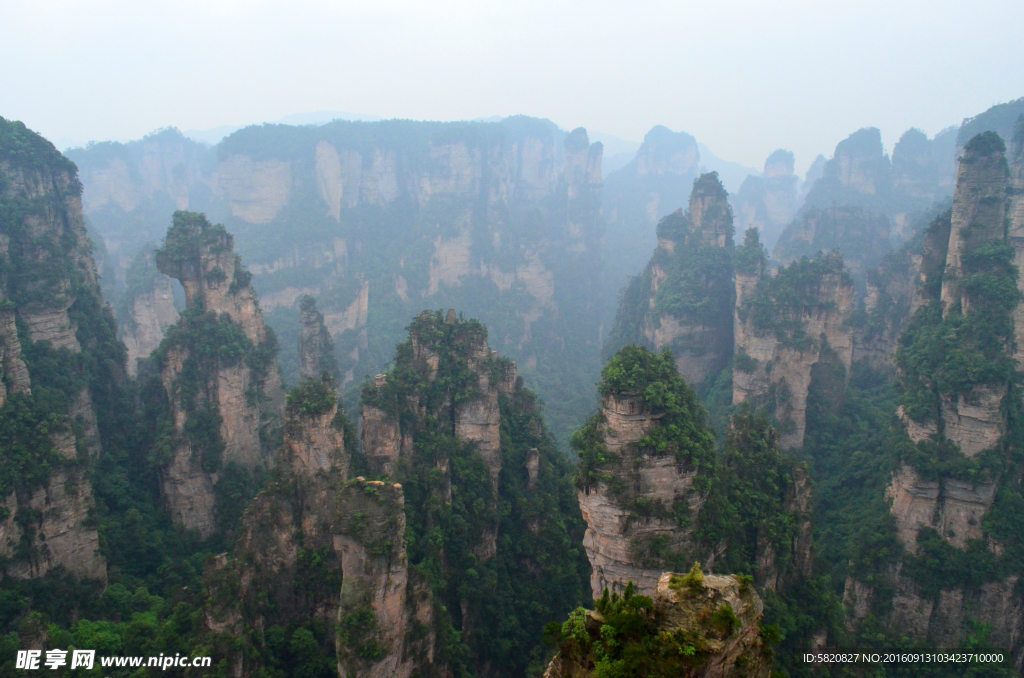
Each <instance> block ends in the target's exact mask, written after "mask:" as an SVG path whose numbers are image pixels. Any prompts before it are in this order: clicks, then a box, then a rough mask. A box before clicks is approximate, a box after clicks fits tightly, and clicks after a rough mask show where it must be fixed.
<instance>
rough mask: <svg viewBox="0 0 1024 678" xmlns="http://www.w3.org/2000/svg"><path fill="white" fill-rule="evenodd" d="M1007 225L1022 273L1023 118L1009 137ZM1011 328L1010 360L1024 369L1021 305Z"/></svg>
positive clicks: (1022, 282) (1022, 284) (1021, 284)
mask: <svg viewBox="0 0 1024 678" xmlns="http://www.w3.org/2000/svg"><path fill="white" fill-rule="evenodd" d="M1008 193H1009V205H1008V208H1007V211H1008V212H1009V217H1010V219H1009V224H1008V225H1007V232H1006V241H1007V242H1008V243H1009V244H1010V246H1011V247H1012V248H1013V265H1014V266H1016V267H1017V270H1018V271H1024V116H1022V117H1021V118H1020V119H1019V120H1018V121H1017V125H1016V128H1015V134H1014V135H1013V147H1012V152H1011V154H1010V178H1009V183H1008ZM1022 278H1024V277H1018V278H1017V289H1018V290H1020V291H1024V279H1022ZM1013 326H1014V338H1015V340H1016V341H1015V342H1014V343H1015V346H1016V350H1015V352H1014V356H1013V357H1014V360H1015V361H1016V362H1017V369H1018V370H1024V304H1017V308H1015V309H1014V311H1013Z"/></svg>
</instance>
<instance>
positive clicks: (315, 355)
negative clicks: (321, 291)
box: [299, 296, 341, 380]
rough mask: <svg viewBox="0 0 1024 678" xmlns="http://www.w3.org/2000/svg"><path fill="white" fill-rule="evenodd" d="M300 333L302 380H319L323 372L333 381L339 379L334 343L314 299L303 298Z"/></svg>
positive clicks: (300, 370)
mask: <svg viewBox="0 0 1024 678" xmlns="http://www.w3.org/2000/svg"><path fill="white" fill-rule="evenodd" d="M300 310H301V316H300V319H301V322H302V333H301V334H299V373H300V374H301V375H302V378H303V379H319V378H320V375H322V374H323V373H324V372H326V373H327V374H329V375H330V376H331V377H333V378H334V379H335V380H337V379H339V378H340V376H341V375H340V374H339V373H338V361H337V359H336V358H335V357H334V341H333V340H332V339H331V333H330V332H329V331H328V330H327V326H326V325H324V315H323V314H322V313H321V312H320V311H319V310H317V307H316V299H314V298H313V297H310V296H306V297H303V299H302V304H301V306H300Z"/></svg>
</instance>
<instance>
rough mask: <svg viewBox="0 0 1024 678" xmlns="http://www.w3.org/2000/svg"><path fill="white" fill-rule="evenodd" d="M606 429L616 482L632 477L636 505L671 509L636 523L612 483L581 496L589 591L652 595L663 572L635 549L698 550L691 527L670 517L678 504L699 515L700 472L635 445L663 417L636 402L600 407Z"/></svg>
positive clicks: (617, 400)
mask: <svg viewBox="0 0 1024 678" xmlns="http://www.w3.org/2000/svg"><path fill="white" fill-rule="evenodd" d="M601 414H602V417H603V420H604V425H603V426H602V427H601V429H600V433H601V435H602V436H603V439H604V441H605V446H606V447H607V448H608V451H609V452H610V453H612V454H614V455H617V458H618V464H617V468H616V469H615V470H613V471H611V474H612V476H611V477H613V478H617V477H619V476H620V475H621V476H624V477H627V478H629V480H628V481H627V482H629V484H630V485H631V486H632V487H631V490H632V491H631V493H630V497H631V498H633V503H643V502H646V503H650V504H652V505H659V506H662V507H665V508H667V509H669V511H668V513H669V514H670V515H666V516H664V517H654V518H649V519H638V517H637V516H636V515H634V511H633V510H631V509H630V508H628V507H627V506H624V505H623V504H624V503H627V502H623V501H622V500H621V499H620V498H618V497H615V496H613V494H614V492H613V489H612V487H611V486H610V485H609V484H608V483H598V484H597V485H596V486H594V487H589V488H585V489H582V490H580V491H579V501H580V510H581V511H582V512H583V519H584V520H585V521H586V523H587V531H586V533H585V535H584V537H583V547H584V548H585V549H586V550H587V557H588V558H589V559H590V565H591V568H592V572H591V576H590V587H591V590H593V591H594V592H595V593H596V592H600V591H603V590H604V589H605V588H608V589H609V590H611V591H622V590H624V589H625V588H626V585H627V584H628V583H629V582H633V584H634V585H635V586H636V588H637V591H639V592H640V593H641V594H643V595H652V594H653V592H654V591H655V589H656V586H657V584H658V580H659V578H660V577H661V573H662V572H663V571H664V570H663V569H661V568H660V567H659V563H658V562H657V559H648V560H651V563H650V566H646V567H645V566H644V562H643V560H644V559H643V558H642V557H638V555H637V553H636V551H637V547H638V546H640V545H642V544H643V543H645V542H649V541H651V540H658V541H661V542H664V544H665V547H666V549H670V550H672V551H676V552H678V551H685V550H688V549H690V550H695V546H696V545H695V544H694V543H692V531H693V530H692V527H691V528H683V527H680V526H679V523H678V521H677V520H675V519H674V517H673V516H672V515H671V509H672V507H674V506H675V505H676V503H677V502H681V503H683V504H684V505H685V506H686V507H687V510H688V511H690V512H691V514H693V515H695V514H696V513H697V512H698V511H699V510H700V508H701V506H702V505H703V503H704V497H703V496H702V494H701V493H700V492H699V491H698V490H697V487H696V486H695V481H696V479H697V473H698V472H697V469H695V468H691V467H689V466H688V465H686V464H680V463H678V462H677V461H676V459H675V457H673V456H672V455H661V456H656V455H653V454H650V453H646V454H645V453H644V452H643V451H641V450H640V448H639V447H638V445H637V443H638V442H639V441H640V439H641V438H643V437H644V436H645V435H646V434H647V433H649V432H650V431H651V430H652V429H653V428H654V427H656V426H657V425H658V420H659V419H661V418H662V416H664V415H662V414H660V413H658V412H653V411H651V410H650V409H649V408H646V407H644V406H643V405H642V403H641V402H640V401H639V399H637V398H630V397H616V396H608V397H606V398H605V399H604V400H603V401H602V403H601Z"/></svg>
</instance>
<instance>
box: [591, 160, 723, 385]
mask: <svg viewBox="0 0 1024 678" xmlns="http://www.w3.org/2000/svg"><path fill="white" fill-rule="evenodd" d="M657 235H658V248H657V249H656V250H655V252H654V255H653V256H652V257H651V260H650V262H649V263H648V265H647V268H646V269H645V270H644V273H643V274H642V275H641V276H638V277H636V278H634V279H633V280H632V281H631V282H630V284H629V286H628V287H627V288H626V290H625V291H624V292H623V298H622V303H621V304H620V306H619V310H618V312H617V314H616V318H615V325H614V327H613V328H612V332H611V336H610V339H609V343H608V345H607V346H606V352H607V351H608V349H611V350H617V349H618V348H620V347H621V346H624V345H627V344H641V345H646V346H649V347H651V348H653V349H654V350H656V351H662V350H665V349H668V350H670V351H672V354H673V355H674V356H675V357H676V364H677V366H678V368H679V371H680V373H681V374H682V375H683V376H684V377H685V378H686V379H687V381H689V382H690V383H692V384H694V385H700V384H702V383H704V382H705V380H708V381H711V380H713V379H714V378H715V377H716V376H717V375H718V374H719V373H720V372H721V370H722V368H723V367H724V366H725V364H726V363H727V362H728V359H729V354H730V352H731V350H730V349H731V346H732V337H731V335H732V316H731V311H730V309H731V308H732V305H733V304H732V297H733V282H732V262H731V261H730V257H731V253H732V250H733V217H732V210H731V208H730V207H729V201H728V194H727V193H726V191H725V188H724V187H723V186H722V183H721V181H719V179H718V174H717V173H715V172H711V173H709V174H704V175H702V176H701V177H700V178H698V179H697V180H696V181H694V182H693V189H692V191H691V192H690V200H689V208H688V210H687V211H686V212H685V213H684V212H683V211H682V210H681V209H680V210H677V211H676V212H675V213H673V214H670V215H668V216H667V217H665V218H664V219H662V220H661V221H660V222H659V223H658V227H657ZM609 357H610V356H609Z"/></svg>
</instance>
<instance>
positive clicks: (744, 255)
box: [733, 228, 768, 275]
mask: <svg viewBox="0 0 1024 678" xmlns="http://www.w3.org/2000/svg"><path fill="white" fill-rule="evenodd" d="M767 264H768V250H766V249H765V247H764V245H762V244H761V234H760V231H758V230H757V229H756V228H748V229H747V230H746V232H745V233H744V234H743V245H742V246H741V247H737V248H736V252H735V253H734V254H733V267H734V268H735V269H736V272H737V273H744V274H746V275H756V274H759V273H760V272H761V271H763V270H764V269H765V266H766V265H767Z"/></svg>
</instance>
